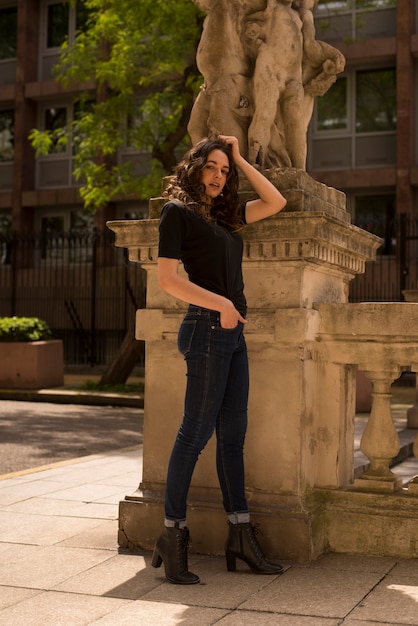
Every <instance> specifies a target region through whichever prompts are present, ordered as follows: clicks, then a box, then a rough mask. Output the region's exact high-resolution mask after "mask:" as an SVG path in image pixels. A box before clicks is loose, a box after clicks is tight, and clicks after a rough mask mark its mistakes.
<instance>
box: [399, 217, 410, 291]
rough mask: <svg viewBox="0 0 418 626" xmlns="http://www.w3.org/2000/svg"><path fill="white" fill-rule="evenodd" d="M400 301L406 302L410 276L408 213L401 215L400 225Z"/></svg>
mask: <svg viewBox="0 0 418 626" xmlns="http://www.w3.org/2000/svg"><path fill="white" fill-rule="evenodd" d="M398 250H399V287H400V294H399V300H400V301H402V300H404V297H403V294H402V292H403V291H404V290H405V289H406V278H407V276H408V265H407V260H406V259H407V254H406V213H401V214H400V223H399V242H398Z"/></svg>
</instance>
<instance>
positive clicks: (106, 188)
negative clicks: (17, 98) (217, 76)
mask: <svg viewBox="0 0 418 626" xmlns="http://www.w3.org/2000/svg"><path fill="white" fill-rule="evenodd" d="M77 4H78V5H79V6H80V5H81V7H80V8H82V10H83V11H82V12H83V14H84V12H85V13H86V15H87V18H86V21H85V24H84V25H83V29H82V30H79V31H77V33H76V38H75V41H74V43H73V44H71V45H70V44H69V43H68V41H67V42H66V43H65V44H64V45H63V46H62V53H61V58H60V62H59V64H58V65H57V67H56V78H57V80H58V81H59V82H60V83H61V84H62V85H63V86H64V87H69V86H71V85H72V84H74V83H80V82H81V83H88V82H90V81H94V84H95V86H96V97H95V99H94V100H93V101H92V96H91V92H90V93H89V92H87V91H86V92H85V93H83V94H81V95H80V96H78V97H77V104H76V106H75V114H74V118H73V120H72V121H71V122H70V124H69V125H68V126H67V127H66V129H65V133H64V135H65V136H64V137H63V136H62V129H61V131H59V130H58V131H39V130H37V129H34V130H33V131H32V133H31V135H30V139H31V141H32V145H33V146H34V148H35V150H36V153H37V155H40V154H48V153H49V152H51V151H52V150H53V147H54V145H56V142H57V141H60V143H61V145H62V144H63V143H65V141H67V142H70V143H71V145H72V150H73V158H74V176H75V178H76V179H77V180H78V181H80V184H81V185H82V186H81V190H80V191H81V195H82V197H83V199H84V203H85V206H87V207H90V208H98V207H100V206H103V205H104V204H105V203H106V202H108V201H109V200H110V199H111V198H112V197H115V196H116V195H127V194H135V195H139V196H140V197H147V196H149V195H150V194H152V193H155V191H156V190H158V189H159V187H160V184H161V176H163V175H165V174H166V173H167V172H170V171H171V169H172V167H173V165H174V164H175V163H176V161H177V160H178V159H177V157H176V153H175V151H176V149H177V150H178V149H179V147H180V148H182V149H183V148H184V147H185V141H186V140H187V122H188V120H189V116H190V112H191V108H192V105H193V101H194V99H195V97H196V93H197V91H198V89H199V86H200V83H201V77H200V75H199V72H198V70H197V67H196V63H195V53H196V46H197V43H198V40H199V37H200V32H201V27H202V22H203V17H204V16H203V14H202V13H201V12H200V11H199V9H198V8H197V7H196V5H195V4H194V3H193V2H192V0H78V3H77ZM60 132H61V134H60V136H58V135H57V133H58V134H59V133H60ZM126 146H129V147H130V148H131V149H132V150H135V151H140V152H148V153H150V154H151V155H152V157H153V163H152V171H151V174H150V175H148V176H146V177H135V176H134V175H133V170H132V167H131V164H130V163H129V162H128V163H124V164H122V165H121V164H120V163H118V162H117V159H116V155H117V153H118V151H119V150H120V149H121V148H124V147H126Z"/></svg>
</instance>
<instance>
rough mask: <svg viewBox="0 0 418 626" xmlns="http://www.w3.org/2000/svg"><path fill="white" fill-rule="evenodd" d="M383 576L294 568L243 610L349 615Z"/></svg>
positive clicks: (342, 616)
mask: <svg viewBox="0 0 418 626" xmlns="http://www.w3.org/2000/svg"><path fill="white" fill-rule="evenodd" d="M380 579H381V576H380V574H377V573H376V572H357V573H356V574H355V575H353V572H352V571H341V570H336V569H333V570H332V574H331V575H330V572H329V571H328V570H326V569H324V568H316V567H315V566H314V565H313V566H311V567H309V568H303V569H302V568H296V567H295V568H292V569H291V570H289V572H287V573H286V574H285V575H284V576H283V577H282V578H281V580H274V581H273V582H272V583H271V584H270V585H269V586H268V587H266V588H265V589H263V590H262V591H259V592H258V593H257V594H256V595H253V596H252V597H251V598H250V599H249V600H247V601H246V602H244V603H243V604H242V605H241V607H240V608H241V609H248V610H253V611H265V610H268V611H271V612H273V613H287V614H289V613H290V614H296V615H311V616H317V617H335V618H337V617H339V618H344V617H346V616H347V615H348V614H349V613H350V612H351V611H352V610H353V609H354V608H355V607H356V606H357V605H358V603H359V602H361V601H362V600H363V598H364V597H365V596H366V595H367V594H368V593H369V591H370V589H372V588H374V587H375V585H377V584H378V583H379V581H380Z"/></svg>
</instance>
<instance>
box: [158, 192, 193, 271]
mask: <svg viewBox="0 0 418 626" xmlns="http://www.w3.org/2000/svg"><path fill="white" fill-rule="evenodd" d="M185 235H186V221H185V216H184V208H183V207H182V206H181V205H180V204H177V203H174V202H167V204H165V205H164V206H163V209H162V211H161V217H160V224H159V244H158V256H159V257H165V258H168V259H180V258H181V252H182V244H183V241H184V238H185Z"/></svg>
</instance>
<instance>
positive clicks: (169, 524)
mask: <svg viewBox="0 0 418 626" xmlns="http://www.w3.org/2000/svg"><path fill="white" fill-rule="evenodd" d="M164 526H165V527H166V528H186V526H187V522H186V520H185V519H181V520H179V519H167V518H165V519H164Z"/></svg>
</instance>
